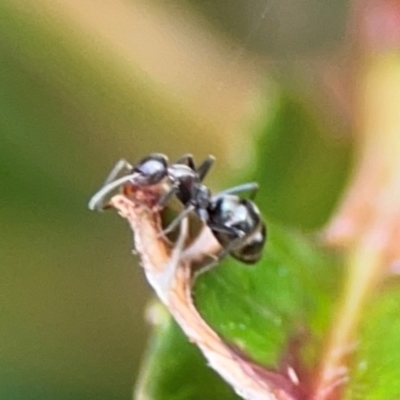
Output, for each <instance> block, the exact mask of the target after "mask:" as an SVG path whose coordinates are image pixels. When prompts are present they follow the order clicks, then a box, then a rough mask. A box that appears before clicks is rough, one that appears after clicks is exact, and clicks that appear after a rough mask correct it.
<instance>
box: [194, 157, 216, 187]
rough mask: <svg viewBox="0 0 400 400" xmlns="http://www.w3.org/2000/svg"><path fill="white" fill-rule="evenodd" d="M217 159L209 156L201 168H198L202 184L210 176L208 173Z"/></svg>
mask: <svg viewBox="0 0 400 400" xmlns="http://www.w3.org/2000/svg"><path fill="white" fill-rule="evenodd" d="M214 161H215V157H214V156H208V157H207V158H206V159H205V160H204V161H203V162H202V163H201V165H200V167H199V168H197V174H198V175H199V178H200V182H201V181H202V180H203V179H204V178H205V176H206V175H207V174H208V171H209V170H210V168H211V167H212V165H213V164H214Z"/></svg>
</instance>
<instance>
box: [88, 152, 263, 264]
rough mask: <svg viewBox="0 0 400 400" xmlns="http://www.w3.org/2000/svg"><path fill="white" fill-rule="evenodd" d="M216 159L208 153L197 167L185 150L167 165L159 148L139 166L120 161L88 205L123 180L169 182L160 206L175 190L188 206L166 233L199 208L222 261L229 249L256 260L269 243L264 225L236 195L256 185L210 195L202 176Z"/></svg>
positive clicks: (249, 203)
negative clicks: (217, 243) (184, 153)
mask: <svg viewBox="0 0 400 400" xmlns="http://www.w3.org/2000/svg"><path fill="white" fill-rule="evenodd" d="M213 162H214V157H212V156H208V157H207V158H206V159H205V161H204V162H203V163H202V164H201V165H200V166H199V167H198V168H196V166H195V163H194V160H193V157H192V156H191V155H190V154H187V155H185V156H183V157H181V158H180V159H179V160H177V161H176V162H175V163H173V164H171V165H168V159H167V157H166V156H165V155H163V154H159V153H154V154H150V155H149V156H147V157H145V158H144V159H142V160H141V161H140V162H139V163H137V164H136V165H135V166H131V165H129V164H128V163H127V162H126V161H125V160H121V161H120V162H119V163H117V165H116V166H115V168H114V169H113V170H112V172H111V173H110V175H109V177H108V178H107V180H106V182H105V184H104V186H103V188H102V189H100V190H99V192H97V193H96V194H95V195H94V196H93V197H92V199H91V201H90V203H89V208H90V209H92V210H94V209H101V208H102V207H103V204H102V203H103V199H104V197H105V196H106V195H107V194H109V192H110V191H112V190H114V189H116V188H117V187H119V186H121V185H122V184H125V183H130V184H132V185H134V186H137V187H139V188H140V187H147V186H152V185H158V184H160V183H161V182H163V181H167V182H168V183H169V189H168V190H167V191H166V192H165V194H164V195H163V196H162V197H161V198H160V199H159V201H158V204H157V205H158V206H159V207H163V206H165V204H167V202H168V200H169V199H170V198H171V197H172V196H174V195H175V196H176V197H177V198H178V199H179V201H180V202H181V203H182V204H183V206H184V210H183V211H182V212H181V213H180V214H179V215H178V216H177V217H176V218H175V220H174V221H172V223H171V224H170V225H169V226H168V227H167V228H166V229H165V230H164V233H168V232H171V231H172V230H173V229H174V228H175V227H176V226H177V225H179V223H180V222H181V221H182V220H183V218H185V217H186V216H187V215H188V214H189V213H190V212H195V213H196V214H197V215H198V217H199V218H200V219H201V220H202V221H203V222H204V223H205V224H207V225H208V227H209V228H210V229H211V231H212V232H213V234H214V236H215V238H216V239H217V240H218V242H219V243H220V244H221V246H222V248H223V250H222V251H221V253H220V254H219V255H218V257H217V258H218V260H220V259H221V258H223V257H224V256H226V255H227V254H231V255H232V256H233V257H234V258H236V259H238V260H239V261H242V262H244V263H255V262H257V261H258V260H259V259H260V257H261V254H262V250H263V247H264V245H265V241H266V227H265V224H264V223H263V222H262V220H261V217H260V212H259V210H258V208H257V206H256V205H255V204H254V202H252V201H251V200H248V199H241V198H240V197H239V196H237V195H236V194H237V193H241V192H245V191H249V192H251V193H252V194H253V195H254V194H255V192H256V190H257V189H258V185H257V184H256V183H247V184H244V185H240V186H236V187H233V188H231V189H227V190H225V191H223V192H220V193H218V194H217V195H215V196H212V194H211V191H210V190H209V189H208V187H207V186H205V185H204V184H203V183H202V181H203V179H204V177H205V176H206V174H207V173H208V171H209V169H210V167H211V166H212V164H213ZM123 169H127V170H128V171H129V173H128V174H127V175H126V176H123V177H122V178H119V179H116V176H117V175H118V174H119V173H120V172H121V171H122V170H123Z"/></svg>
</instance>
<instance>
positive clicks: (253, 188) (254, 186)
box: [214, 182, 259, 200]
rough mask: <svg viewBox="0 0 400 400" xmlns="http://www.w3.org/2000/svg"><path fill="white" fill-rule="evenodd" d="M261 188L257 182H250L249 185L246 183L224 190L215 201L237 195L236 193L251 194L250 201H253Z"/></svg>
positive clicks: (216, 196)
mask: <svg viewBox="0 0 400 400" xmlns="http://www.w3.org/2000/svg"><path fill="white" fill-rule="evenodd" d="M258 188H259V186H258V183H256V182H249V183H244V184H243V185H238V186H234V187H233V188H230V189H226V190H223V191H222V192H219V193H217V194H216V195H215V196H214V199H218V198H220V197H222V196H225V195H226V194H236V193H241V192H250V196H249V197H250V199H251V200H253V199H254V197H255V195H256V193H257V190H258Z"/></svg>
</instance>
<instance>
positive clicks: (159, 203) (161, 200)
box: [155, 186, 178, 208]
mask: <svg viewBox="0 0 400 400" xmlns="http://www.w3.org/2000/svg"><path fill="white" fill-rule="evenodd" d="M177 191H178V188H177V187H176V186H172V187H171V188H170V189H169V190H168V191H167V192H165V193H164V194H163V195H162V196H161V197H160V198H159V200H158V201H157V204H156V206H155V207H156V208H163V207H164V206H165V205H166V204H167V203H168V202H169V200H170V199H171V197H172V196H173V195H174V194H175V193H176V192H177Z"/></svg>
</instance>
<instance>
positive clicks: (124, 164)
mask: <svg viewBox="0 0 400 400" xmlns="http://www.w3.org/2000/svg"><path fill="white" fill-rule="evenodd" d="M124 169H126V170H127V171H132V165H131V164H129V163H128V161H126V160H125V159H124V158H121V159H120V160H119V161H117V163H116V164H115V165H114V167H113V169H112V170H111V171H110V173H109V174H108V176H107V178H106V180H105V181H104V183H103V186H106V185H108V184H109V183H110V182H112V181H114V180H115V179H116V177H117V176H118V175H119V174H120V172H121V171H123V170H124Z"/></svg>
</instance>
